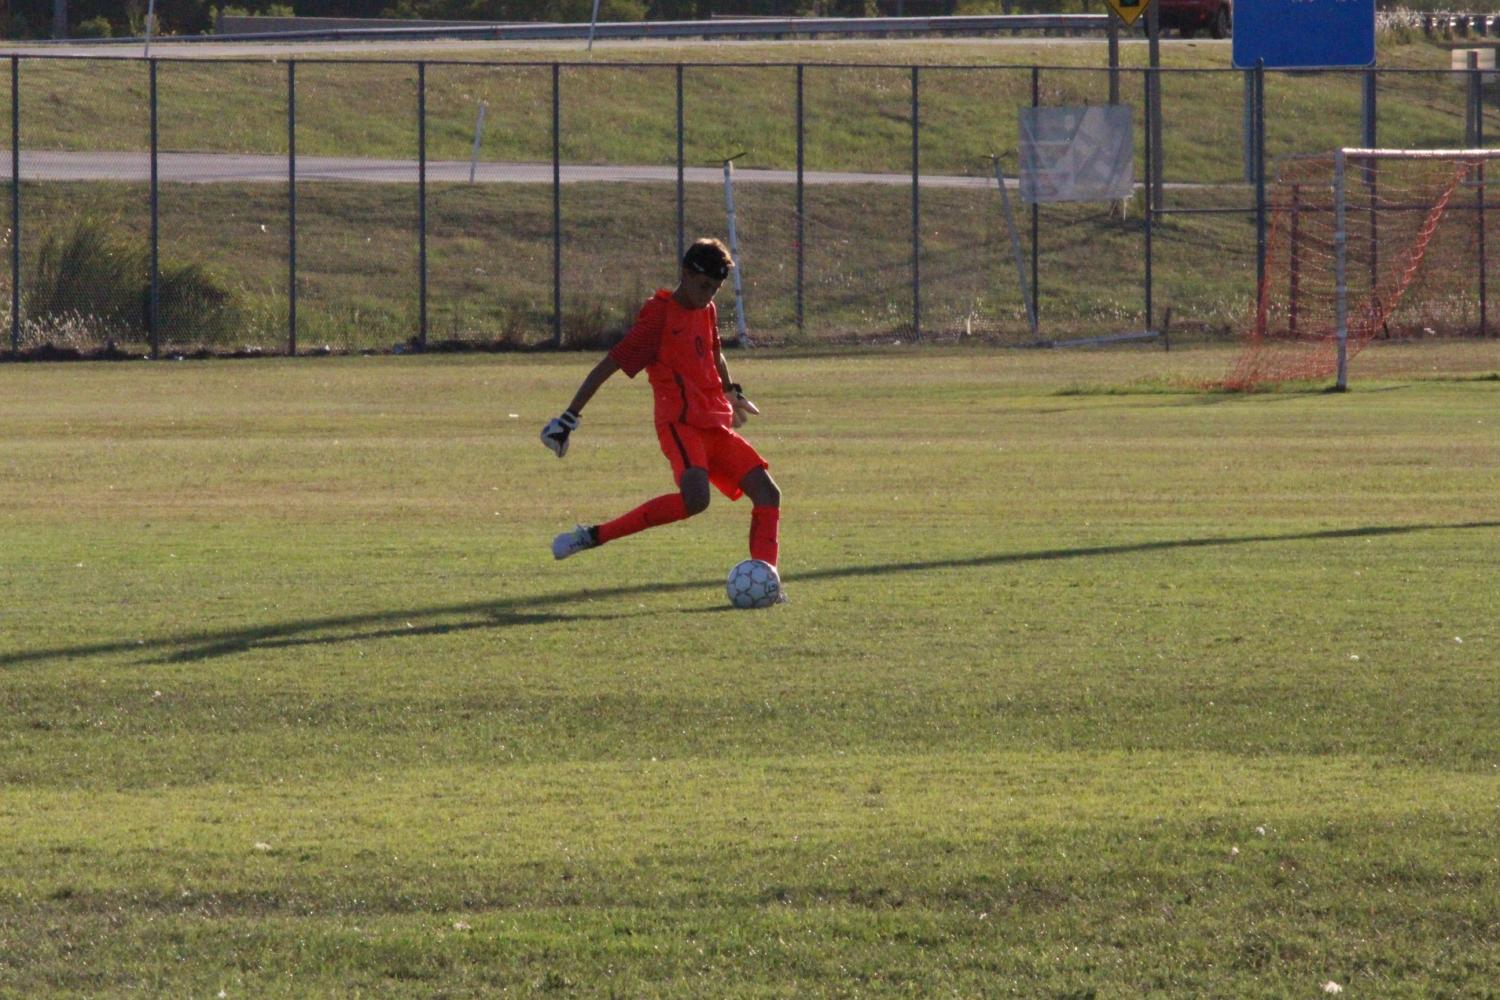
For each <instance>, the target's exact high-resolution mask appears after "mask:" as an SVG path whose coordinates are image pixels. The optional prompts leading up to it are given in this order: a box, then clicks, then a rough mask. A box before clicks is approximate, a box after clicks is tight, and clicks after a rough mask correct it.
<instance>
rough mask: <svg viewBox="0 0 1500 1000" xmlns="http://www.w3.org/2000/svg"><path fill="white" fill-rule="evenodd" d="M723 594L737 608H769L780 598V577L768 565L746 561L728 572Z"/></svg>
mask: <svg viewBox="0 0 1500 1000" xmlns="http://www.w3.org/2000/svg"><path fill="white" fill-rule="evenodd" d="M724 592H725V593H726V594H728V595H729V603H730V604H733V605H734V606H735V607H737V608H769V607H770V606H771V605H773V604H775V603H776V598H778V597H780V596H781V577H779V576H777V575H776V567H775V566H772V565H771V564H770V563H768V562H761V561H760V560H759V559H746V560H745V561H744V562H742V563H739V564H738V565H736V566H735V567H734V569H732V570H730V571H729V580H728V581H727V582H726V583H725V584H724Z"/></svg>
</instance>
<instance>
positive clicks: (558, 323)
mask: <svg viewBox="0 0 1500 1000" xmlns="http://www.w3.org/2000/svg"><path fill="white" fill-rule="evenodd" d="M562 338H563V333H562V64H561V63H553V64H552V346H553V347H561V346H562Z"/></svg>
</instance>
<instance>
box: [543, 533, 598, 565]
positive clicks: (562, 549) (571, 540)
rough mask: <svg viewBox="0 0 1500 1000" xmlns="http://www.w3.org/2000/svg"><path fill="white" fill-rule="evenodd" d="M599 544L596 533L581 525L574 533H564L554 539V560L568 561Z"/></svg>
mask: <svg viewBox="0 0 1500 1000" xmlns="http://www.w3.org/2000/svg"><path fill="white" fill-rule="evenodd" d="M598 544H599V543H598V542H596V541H594V533H593V532H591V531H589V529H587V528H585V527H584V526H583V525H581V524H580V525H579V526H578V527H576V528H574V529H573V530H572V531H564V532H563V533H562V534H560V535H558V536H557V537H556V538H554V539H552V558H553V559H566V558H568V556H570V555H573V554H574V553H575V552H582V551H583V550H584V549H591V548H593V547H594V546H596V545H598Z"/></svg>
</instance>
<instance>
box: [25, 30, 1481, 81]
mask: <svg viewBox="0 0 1500 1000" xmlns="http://www.w3.org/2000/svg"><path fill="white" fill-rule="evenodd" d="M176 40H177V39H175V38H169V39H165V40H163V39H157V40H156V41H157V42H158V43H160V42H162V41H169V42H170V41H176ZM261 40H264V39H263V38H262V39H261ZM25 44H28V45H29V44H33V43H29V42H28V43H25ZM0 58H4V59H9V60H10V61H11V62H18V61H19V62H27V61H41V62H45V61H51V62H59V61H62V62H67V61H72V62H80V61H81V62H90V61H93V62H139V63H187V64H191V65H194V66H203V65H218V64H221V63H222V64H227V65H260V64H264V65H272V66H284V65H286V64H288V63H296V64H297V65H300V66H410V67H415V66H428V67H432V66H464V67H471V68H486V67H491V68H495V69H516V68H521V69H527V68H529V69H551V68H552V67H553V66H560V67H562V68H563V69H577V70H584V71H608V70H633V69H639V70H646V69H677V68H679V67H681V68H683V69H709V70H714V71H715V72H733V71H735V70H742V69H799V68H800V69H804V70H824V69H827V70H859V69H865V70H870V69H880V70H911V69H913V68H917V69H923V70H941V71H944V72H991V73H992V72H1028V73H1029V72H1031V71H1033V70H1036V71H1041V72H1047V73H1119V74H1122V75H1127V76H1138V75H1141V74H1145V73H1158V74H1162V75H1168V76H1178V75H1180V76H1188V75H1214V74H1218V75H1225V74H1232V75H1235V76H1241V75H1244V74H1246V73H1253V72H1255V71H1254V70H1250V69H1237V68H1235V67H1232V66H1202V67H1194V66H1159V67H1157V68H1155V69H1151V68H1150V67H1146V66H1119V67H1115V68H1111V67H1109V66H1067V65H1061V64H1053V63H988V64H982V65H980V64H973V63H912V62H786V61H775V60H767V61H746V62H706V61H705V62H697V61H676V62H666V61H653V60H646V61H640V62H637V61H634V60H632V61H629V62H626V61H621V62H601V61H593V62H585V61H583V60H568V59H449V58H432V59H411V58H407V59H395V58H367V57H363V56H348V57H333V56H287V55H259V56H256V55H233V56H215V57H213V58H211V59H204V58H202V57H197V56H174V55H153V56H149V57H148V56H144V55H142V54H141V53H139V52H100V53H80V52H15V51H11V52H6V51H4V49H3V47H0ZM1264 72H1265V73H1266V75H1267V76H1287V77H1290V76H1310V75H1336V76H1360V77H1363V76H1366V75H1373V76H1377V77H1378V76H1437V77H1444V78H1448V77H1452V76H1454V75H1455V74H1464V73H1487V74H1493V73H1494V70H1483V69H1481V70H1468V69H1420V68H1411V67H1378V68H1377V67H1371V66H1351V67H1328V68H1325V69H1317V70H1307V69H1280V68H1268V69H1266V70H1265V71H1264Z"/></svg>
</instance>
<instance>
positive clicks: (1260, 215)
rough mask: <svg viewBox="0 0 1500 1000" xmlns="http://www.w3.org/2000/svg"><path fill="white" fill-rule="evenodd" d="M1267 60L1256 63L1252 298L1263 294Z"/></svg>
mask: <svg viewBox="0 0 1500 1000" xmlns="http://www.w3.org/2000/svg"><path fill="white" fill-rule="evenodd" d="M1265 286H1266V61H1265V60H1264V59H1257V60H1255V297H1256V302H1257V309H1258V308H1259V307H1260V306H1261V305H1262V304H1263V303H1264V300H1265V294H1266V287H1265Z"/></svg>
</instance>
